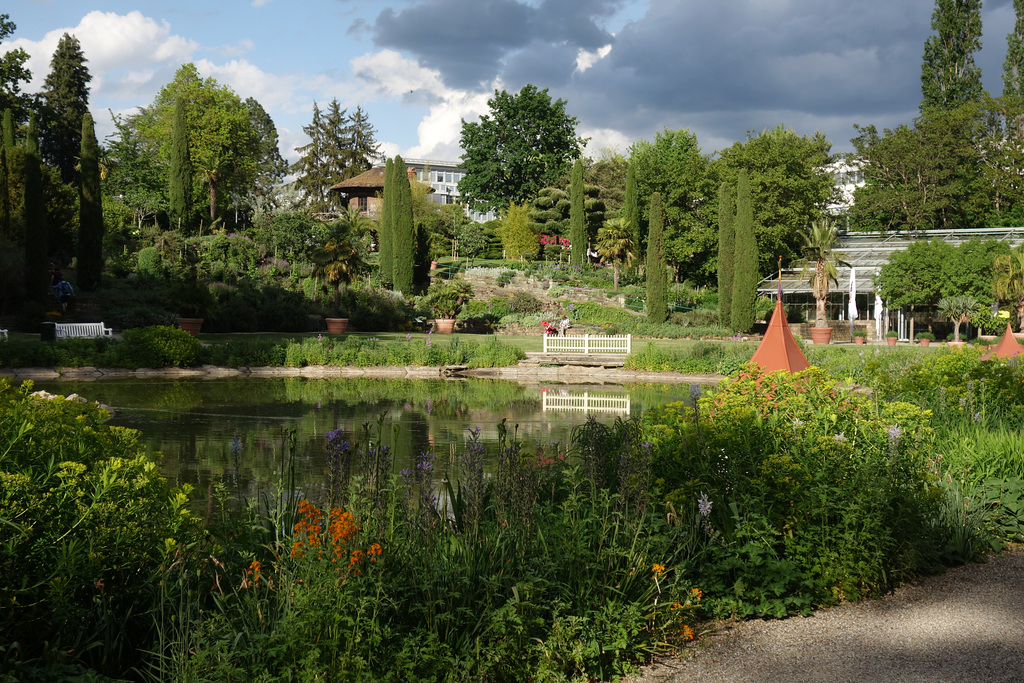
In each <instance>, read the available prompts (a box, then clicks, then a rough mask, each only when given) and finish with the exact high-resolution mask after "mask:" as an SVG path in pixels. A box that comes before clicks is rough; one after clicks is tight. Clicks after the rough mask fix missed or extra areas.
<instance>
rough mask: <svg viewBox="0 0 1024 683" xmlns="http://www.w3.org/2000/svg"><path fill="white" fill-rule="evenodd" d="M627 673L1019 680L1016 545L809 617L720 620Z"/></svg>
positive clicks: (1023, 607) (1020, 598)
mask: <svg viewBox="0 0 1024 683" xmlns="http://www.w3.org/2000/svg"><path fill="white" fill-rule="evenodd" d="M630 680H631V681H632V683H683V682H684V681H737V682H743V681H759V682H772V681H785V682H786V683H796V682H802V681H907V682H914V683H916V682H918V681H921V682H924V681H928V682H929V683H934V682H943V681H1024V547H1017V548H1016V549H1015V550H1012V551H1010V552H1007V553H1005V554H1003V555H1000V556H995V557H990V558H989V561H988V562H987V563H985V564H971V565H966V566H962V567H956V568H954V569H950V570H949V571H948V572H946V573H945V574H943V575H941V576H930V577H922V578H919V579H916V580H914V581H913V582H911V583H910V584H908V585H906V586H903V587H901V588H899V589H897V590H896V591H894V592H893V593H892V594H891V595H888V596H886V597H883V598H880V599H878V600H865V601H862V602H858V603H849V604H844V605H840V606H839V607H834V608H831V609H823V610H819V611H818V612H816V613H815V614H813V615H812V616H810V617H806V618H802V617H796V618H792V619H786V620H782V621H749V622H744V623H740V624H735V625H723V627H722V628H721V629H720V630H719V631H717V632H716V633H715V634H714V635H708V636H705V637H704V639H703V642H702V643H701V644H700V645H698V646H697V647H696V648H695V649H694V651H693V656H692V657H687V658H684V660H683V661H681V660H678V659H673V660H671V661H665V662H662V663H659V664H657V665H654V666H652V667H648V668H647V669H645V670H644V672H643V675H642V676H640V677H638V678H635V679H630Z"/></svg>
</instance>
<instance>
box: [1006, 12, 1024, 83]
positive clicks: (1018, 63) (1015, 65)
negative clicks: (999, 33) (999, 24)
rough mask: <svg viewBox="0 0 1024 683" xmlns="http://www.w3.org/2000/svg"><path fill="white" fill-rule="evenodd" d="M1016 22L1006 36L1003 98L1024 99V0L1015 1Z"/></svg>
mask: <svg viewBox="0 0 1024 683" xmlns="http://www.w3.org/2000/svg"><path fill="white" fill-rule="evenodd" d="M1013 13H1014V16H1015V17H1016V20H1015V21H1014V24H1013V31H1012V32H1011V33H1008V34H1007V36H1006V59H1004V60H1003V97H1018V98H1020V97H1024V0H1013Z"/></svg>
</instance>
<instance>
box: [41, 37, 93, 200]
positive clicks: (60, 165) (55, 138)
mask: <svg viewBox="0 0 1024 683" xmlns="http://www.w3.org/2000/svg"><path fill="white" fill-rule="evenodd" d="M86 61H88V60H87V59H86V58H85V55H84V54H83V52H82V46H81V44H80V43H79V42H78V39H77V38H75V37H74V36H70V35H68V34H67V33H65V34H64V35H63V36H62V37H61V39H60V42H59V43H57V50H56V51H55V52H54V53H53V58H52V59H51V60H50V73H49V75H47V77H46V81H45V82H44V83H43V92H42V102H43V107H42V121H41V123H42V125H41V126H40V142H41V148H42V159H43V161H45V162H46V163H47V164H49V165H51V166H55V167H56V168H57V169H58V170H59V171H60V178H61V180H62V181H63V182H65V183H71V182H74V181H75V180H76V179H77V177H78V175H77V172H76V170H75V166H76V165H77V163H78V159H77V157H78V153H79V151H80V150H81V147H82V118H83V117H84V116H85V114H86V113H87V112H88V111H89V81H91V80H92V76H91V75H90V74H89V69H88V68H87V67H86V66H85V63H86Z"/></svg>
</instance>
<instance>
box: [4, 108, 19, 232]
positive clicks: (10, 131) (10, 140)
mask: <svg viewBox="0 0 1024 683" xmlns="http://www.w3.org/2000/svg"><path fill="white" fill-rule="evenodd" d="M0 126H2V129H0V236H3V237H7V238H14V235H12V234H11V231H12V225H13V224H14V216H12V215H11V214H12V213H13V209H12V208H11V190H10V185H9V184H8V178H9V177H10V172H11V169H10V167H9V165H8V160H7V150H8V149H11V148H12V147H14V122H13V118H12V115H11V110H10V109H5V110H4V115H3V123H2V124H0ZM18 237H19V238H20V235H19V236H18Z"/></svg>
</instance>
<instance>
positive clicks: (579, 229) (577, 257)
mask: <svg viewBox="0 0 1024 683" xmlns="http://www.w3.org/2000/svg"><path fill="white" fill-rule="evenodd" d="M569 242H570V244H571V245H572V251H571V252H570V254H569V263H571V264H572V265H574V266H582V265H583V262H584V260H586V259H585V258H584V257H585V256H586V252H587V248H588V247H589V243H588V241H587V230H586V225H585V223H584V215H583V162H581V161H580V160H579V159H577V160H576V162H575V163H574V164H573V165H572V185H571V187H570V191H569Z"/></svg>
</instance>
